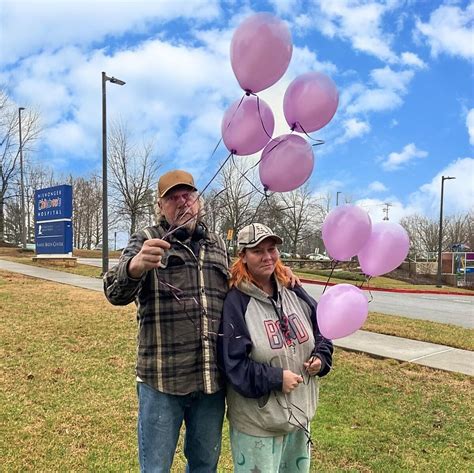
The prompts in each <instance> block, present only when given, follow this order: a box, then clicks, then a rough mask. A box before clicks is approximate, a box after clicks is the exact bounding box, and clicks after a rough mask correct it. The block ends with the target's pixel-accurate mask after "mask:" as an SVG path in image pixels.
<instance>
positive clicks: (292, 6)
mask: <svg viewBox="0 0 474 473" xmlns="http://www.w3.org/2000/svg"><path fill="white" fill-rule="evenodd" d="M270 4H272V5H273V7H274V8H275V10H276V12H277V14H278V15H288V14H290V13H292V12H294V11H296V10H297V9H298V6H299V2H298V0H270Z"/></svg>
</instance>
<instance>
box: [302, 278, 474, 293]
mask: <svg viewBox="0 0 474 473" xmlns="http://www.w3.org/2000/svg"><path fill="white" fill-rule="evenodd" d="M300 281H301V282H302V283H305V284H318V285H320V286H326V283H325V282H322V281H315V280H314V279H305V278H300ZM336 284H342V283H335V282H328V283H327V285H328V286H335V285H336ZM359 289H362V290H363V291H380V292H399V293H401V294H403V293H405V294H441V295H444V296H468V297H474V292H473V293H472V294H469V293H466V292H444V291H436V290H433V291H430V290H428V289H420V290H417V289H393V288H381V287H361V288H359Z"/></svg>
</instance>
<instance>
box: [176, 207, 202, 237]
mask: <svg viewBox="0 0 474 473" xmlns="http://www.w3.org/2000/svg"><path fill="white" fill-rule="evenodd" d="M197 219H198V217H197V215H192V210H191V209H185V208H181V209H178V210H176V215H175V218H174V223H173V226H175V227H180V228H184V229H186V230H187V231H188V232H189V233H190V234H192V233H193V232H194V230H195V229H196V224H197Z"/></svg>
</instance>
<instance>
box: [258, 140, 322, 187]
mask: <svg viewBox="0 0 474 473" xmlns="http://www.w3.org/2000/svg"><path fill="white" fill-rule="evenodd" d="M313 167H314V155H313V148H312V147H311V145H310V144H309V143H308V142H307V141H306V140H305V139H304V138H302V137H301V136H298V135H281V136H279V137H278V138H274V139H272V140H270V142H269V143H268V144H267V146H265V148H264V150H263V151H262V159H261V160H260V164H259V169H258V170H259V174H260V181H261V183H262V184H263V187H264V188H265V189H268V190H270V191H273V192H288V191H292V190H294V189H296V188H298V187H299V186H301V185H302V184H304V183H305V182H306V181H307V180H308V179H309V177H310V176H311V173H312V172H313Z"/></svg>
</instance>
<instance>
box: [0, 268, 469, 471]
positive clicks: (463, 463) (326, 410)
mask: <svg viewBox="0 0 474 473" xmlns="http://www.w3.org/2000/svg"><path fill="white" fill-rule="evenodd" d="M0 307H1V310H0V337H1V340H2V344H1V348H0V350H1V357H2V361H3V369H2V387H1V399H0V409H1V412H2V414H1V416H2V425H3V428H2V439H1V441H0V442H1V444H0V447H1V448H0V453H1V456H2V464H3V467H2V469H4V471H47V470H49V471H111V472H112V471H113V472H115V471H117V472H118V471H120V472H121V471H137V470H138V464H137V458H136V457H137V455H136V436H135V430H136V425H135V424H136V394H135V386H134V356H135V334H136V321H135V309H134V306H133V304H132V305H129V306H127V307H113V306H111V305H110V304H109V303H108V302H107V301H106V300H105V299H104V297H103V295H102V294H100V293H96V292H92V291H87V290H83V289H78V288H74V287H71V286H64V285H60V284H55V283H51V282H48V281H42V280H38V279H32V278H28V277H25V276H22V275H17V274H12V273H7V272H0ZM404 320H406V319H404ZM435 325H438V330H439V331H450V330H451V328H450V327H449V326H448V327H446V326H443V325H440V324H435ZM471 396H472V378H470V377H468V376H463V375H459V374H455V373H448V372H441V371H437V370H433V369H430V368H425V367H421V366H417V365H412V364H400V363H398V362H395V361H393V360H379V359H373V358H370V357H368V356H365V355H362V354H356V353H349V352H344V351H343V350H339V349H336V354H335V360H334V370H333V372H332V373H331V374H330V375H329V376H328V377H326V378H325V379H323V380H322V382H321V390H320V406H319V409H318V412H317V415H316V417H315V419H314V421H313V423H312V435H313V441H314V448H313V453H312V457H313V460H312V461H313V466H312V470H313V471H363V472H365V471H367V472H368V471H472V469H473V466H474V458H473V454H472V434H471V430H470V419H471V417H472V409H471V404H470V402H469V399H470V397H471ZM183 465H184V459H183V454H182V445H180V446H179V448H178V452H177V456H176V459H175V464H174V467H173V472H178V471H183ZM219 471H220V472H230V471H232V461H231V456H230V450H229V440H228V434H227V426H225V428H224V440H223V452H222V456H221V461H220V464H219Z"/></svg>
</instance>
